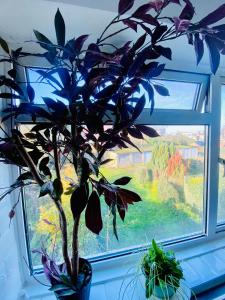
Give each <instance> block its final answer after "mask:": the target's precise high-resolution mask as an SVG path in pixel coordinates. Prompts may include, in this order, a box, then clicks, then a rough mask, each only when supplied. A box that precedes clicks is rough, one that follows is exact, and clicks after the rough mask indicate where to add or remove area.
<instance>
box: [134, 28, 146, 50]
mask: <svg viewBox="0 0 225 300" xmlns="http://www.w3.org/2000/svg"><path fill="white" fill-rule="evenodd" d="M145 40H146V33H145V34H143V35H142V36H140V37H139V39H138V40H137V41H136V43H135V44H134V46H133V47H132V51H134V52H136V51H137V50H138V49H140V48H141V47H142V46H143V45H144V43H145Z"/></svg>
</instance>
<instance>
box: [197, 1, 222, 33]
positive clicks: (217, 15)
mask: <svg viewBox="0 0 225 300" xmlns="http://www.w3.org/2000/svg"><path fill="white" fill-rule="evenodd" d="M223 18H225V4H222V5H221V6H220V7H218V8H217V9H216V10H214V11H213V12H211V13H210V14H209V15H207V16H206V17H205V18H203V19H202V20H201V21H200V22H199V26H200V27H205V26H209V25H211V24H214V23H216V22H218V21H220V20H222V19H223Z"/></svg>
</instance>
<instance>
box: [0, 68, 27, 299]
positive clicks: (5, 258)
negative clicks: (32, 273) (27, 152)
mask: <svg viewBox="0 0 225 300" xmlns="http://www.w3.org/2000/svg"><path fill="white" fill-rule="evenodd" d="M2 72H3V66H1V68H0V73H2ZM2 106H3V105H2V102H1V100H0V110H1V109H2ZM0 134H2V131H1V130H0ZM11 183H12V182H11V169H10V168H9V167H8V166H7V165H5V164H3V163H0V187H1V188H2V187H8V186H10V184H11ZM2 192H3V190H0V194H1V193H2ZM14 203H15V199H12V198H11V197H10V196H8V197H6V198H5V199H4V200H2V201H1V202H0V299H1V300H16V299H17V297H18V294H19V292H20V290H21V285H22V284H21V276H20V267H19V259H20V260H21V259H23V258H22V255H21V256H20V257H19V252H18V247H17V243H16V233H15V230H14V223H15V220H13V221H12V223H11V226H10V227H9V221H10V220H9V217H8V214H9V212H10V210H11V208H12V206H13V204H14Z"/></svg>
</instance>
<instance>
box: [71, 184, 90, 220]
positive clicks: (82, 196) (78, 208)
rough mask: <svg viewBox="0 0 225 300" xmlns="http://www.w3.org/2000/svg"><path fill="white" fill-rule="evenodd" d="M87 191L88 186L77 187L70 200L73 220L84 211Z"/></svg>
mask: <svg viewBox="0 0 225 300" xmlns="http://www.w3.org/2000/svg"><path fill="white" fill-rule="evenodd" d="M88 196H89V190H88V184H82V185H81V186H78V187H77V188H76V189H75V191H74V192H73V194H72V195H71V198H70V207H71V211H72V214H73V218H74V219H76V218H77V217H78V216H79V215H80V214H81V213H82V211H83V210H84V209H85V207H86V205H87V202H88Z"/></svg>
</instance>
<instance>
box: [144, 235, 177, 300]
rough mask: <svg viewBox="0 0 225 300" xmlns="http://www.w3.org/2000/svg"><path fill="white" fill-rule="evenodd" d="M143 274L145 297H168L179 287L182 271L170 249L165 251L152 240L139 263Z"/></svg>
mask: <svg viewBox="0 0 225 300" xmlns="http://www.w3.org/2000/svg"><path fill="white" fill-rule="evenodd" d="M141 268H142V272H143V274H144V276H145V289H146V298H149V297H150V296H151V295H153V296H155V297H157V298H159V299H169V298H170V297H172V296H173V295H174V294H175V293H176V292H177V289H178V288H179V287H180V281H181V280H182V279H183V271H182V268H181V266H180V263H179V261H177V260H176V258H175V256H174V253H173V252H172V251H168V252H165V251H163V249H161V248H160V247H159V246H158V245H157V244H156V242H155V240H154V239H153V240H152V245H151V247H150V248H149V249H148V251H147V253H146V254H145V255H144V257H143V259H142V264H141Z"/></svg>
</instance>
